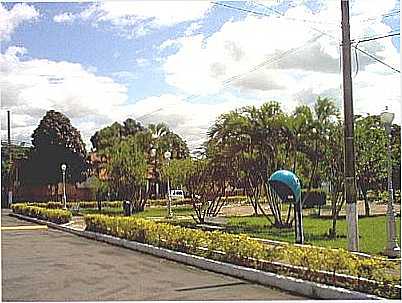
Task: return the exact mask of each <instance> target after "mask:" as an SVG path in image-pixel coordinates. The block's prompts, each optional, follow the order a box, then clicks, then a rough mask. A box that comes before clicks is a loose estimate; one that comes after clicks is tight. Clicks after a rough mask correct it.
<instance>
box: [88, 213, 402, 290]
mask: <svg viewBox="0 0 402 303" xmlns="http://www.w3.org/2000/svg"><path fill="white" fill-rule="evenodd" d="M84 218H85V223H86V230H88V231H93V232H98V233H103V234H108V235H112V236H116V237H119V238H123V239H128V240H132V241H137V242H141V243H146V244H151V245H154V246H158V247H165V248H168V249H172V250H176V251H181V252H186V253H190V254H195V255H200V256H204V257H210V258H216V254H217V252H218V253H220V255H219V259H220V260H221V261H224V262H230V263H234V264H239V265H242V264H243V265H244V264H245V262H246V263H247V262H248V263H247V266H251V267H256V268H258V265H256V264H255V262H254V261H252V262H251V263H250V262H249V260H250V258H252V259H253V260H265V261H270V262H272V261H273V262H283V263H285V264H290V265H293V266H302V267H304V268H305V269H307V271H306V270H303V271H301V272H298V273H297V274H296V277H299V278H304V279H309V277H311V276H312V274H311V273H312V272H318V271H327V272H331V273H338V274H347V275H351V276H355V277H364V278H367V279H371V280H376V281H381V283H387V284H388V283H389V284H394V283H399V284H400V280H399V281H396V282H395V281H394V280H395V278H394V277H392V276H390V275H388V274H386V273H385V269H387V268H391V265H390V264H391V263H388V262H385V261H383V260H379V259H366V258H361V257H358V256H356V255H354V254H351V253H349V252H348V251H345V250H342V249H336V250H335V249H326V248H321V247H313V246H310V247H309V246H295V245H285V246H280V247H275V246H272V247H270V246H267V245H265V244H262V243H261V242H259V241H256V240H253V239H251V238H250V237H248V236H246V235H234V234H228V233H223V232H219V231H213V232H209V231H201V230H197V229H189V228H183V227H178V226H173V225H170V224H167V223H156V222H153V221H149V220H145V219H142V218H135V217H109V216H105V215H87V216H85V217H84ZM253 262H254V263H253ZM285 273H286V271H285ZM330 283H332V282H330ZM343 286H345V285H343ZM346 287H348V288H352V289H356V287H357V286H356V285H346ZM388 292H390V293H387V290H386V289H385V290H384V289H383V288H381V287H380V288H378V289H376V288H375V289H373V290H372V293H377V294H381V295H387V296H388V297H395V296H398V295H397V294H396V295H395V290H394V289H393V290H392V291H388ZM399 296H400V294H399Z"/></svg>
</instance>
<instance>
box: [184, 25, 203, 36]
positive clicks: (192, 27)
mask: <svg viewBox="0 0 402 303" xmlns="http://www.w3.org/2000/svg"><path fill="white" fill-rule="evenodd" d="M201 26H202V24H201V22H193V23H191V24H190V26H189V27H188V28H187V29H186V31H185V32H184V35H186V36H191V35H193V34H194V33H195V32H196V31H197V30H199V29H200V28H201Z"/></svg>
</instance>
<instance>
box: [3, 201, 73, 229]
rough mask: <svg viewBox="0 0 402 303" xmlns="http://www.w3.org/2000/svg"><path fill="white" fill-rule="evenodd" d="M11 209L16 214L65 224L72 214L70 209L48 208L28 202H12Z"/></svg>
mask: <svg viewBox="0 0 402 303" xmlns="http://www.w3.org/2000/svg"><path fill="white" fill-rule="evenodd" d="M11 209H12V210H13V212H14V213H16V214H21V215H25V216H29V217H34V218H38V219H41V220H45V221H50V222H53V223H56V224H64V223H67V222H69V221H70V220H71V218H72V215H71V212H70V211H68V210H61V209H46V208H43V207H37V206H30V205H27V204H26V203H17V204H12V205H11Z"/></svg>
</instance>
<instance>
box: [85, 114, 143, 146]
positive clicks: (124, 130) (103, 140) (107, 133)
mask: <svg viewBox="0 0 402 303" xmlns="http://www.w3.org/2000/svg"><path fill="white" fill-rule="evenodd" d="M144 130H145V128H144V127H143V126H142V125H141V124H140V123H139V122H137V121H135V120H133V119H131V118H128V119H127V120H125V121H124V122H123V125H121V124H120V123H118V122H114V123H113V124H112V125H110V126H107V127H105V128H102V129H101V130H99V131H97V132H95V134H94V135H93V136H92V137H91V143H92V146H93V148H94V149H95V150H102V149H105V148H107V147H111V146H113V145H114V144H116V143H119V142H120V141H121V140H122V139H125V138H127V137H129V136H131V135H135V134H136V133H138V132H142V131H144Z"/></svg>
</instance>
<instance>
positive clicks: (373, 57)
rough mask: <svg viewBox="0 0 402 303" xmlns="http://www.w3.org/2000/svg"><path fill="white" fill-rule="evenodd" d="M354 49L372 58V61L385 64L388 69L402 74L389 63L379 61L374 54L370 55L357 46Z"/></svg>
mask: <svg viewBox="0 0 402 303" xmlns="http://www.w3.org/2000/svg"><path fill="white" fill-rule="evenodd" d="M353 47H354V48H355V49H357V50H358V51H360V52H361V53H363V54H365V55H366V56H368V57H370V58H371V59H373V60H375V61H377V62H379V63H381V64H383V65H385V66H387V67H389V68H390V69H392V70H393V71H395V72H397V73H400V72H401V71H399V70H397V69H396V68H394V67H392V66H391V65H389V64H388V63H385V62H384V61H382V60H380V59H378V58H377V57H375V56H374V55H372V54H370V53H367V52H366V51H364V50H362V49H360V48H358V47H357V46H355V45H354V46H353Z"/></svg>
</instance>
